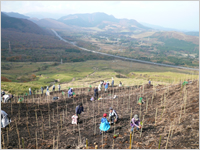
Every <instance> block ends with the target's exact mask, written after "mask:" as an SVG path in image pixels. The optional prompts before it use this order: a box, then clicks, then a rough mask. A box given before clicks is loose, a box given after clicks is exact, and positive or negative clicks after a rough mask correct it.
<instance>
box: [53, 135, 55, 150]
mask: <svg viewBox="0 0 200 150" xmlns="http://www.w3.org/2000/svg"><path fill="white" fill-rule="evenodd" d="M54 145H55V136H53V149H54V147H55V146H54Z"/></svg>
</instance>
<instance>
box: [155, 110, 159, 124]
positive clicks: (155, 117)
mask: <svg viewBox="0 0 200 150" xmlns="http://www.w3.org/2000/svg"><path fill="white" fill-rule="evenodd" d="M157 111H158V108H156V115H155V125H156V119H157Z"/></svg>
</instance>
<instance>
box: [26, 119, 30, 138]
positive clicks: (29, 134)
mask: <svg viewBox="0 0 200 150" xmlns="http://www.w3.org/2000/svg"><path fill="white" fill-rule="evenodd" d="M26 124H27V130H28V134H29V137H30V138H31V134H30V131H29V128H28V121H27V122H26Z"/></svg>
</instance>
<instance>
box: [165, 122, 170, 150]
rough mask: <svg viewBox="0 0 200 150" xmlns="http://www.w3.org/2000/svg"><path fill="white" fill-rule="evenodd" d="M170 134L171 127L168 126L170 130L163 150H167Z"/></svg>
mask: <svg viewBox="0 0 200 150" xmlns="http://www.w3.org/2000/svg"><path fill="white" fill-rule="evenodd" d="M170 132H171V125H170V129H169V134H168V137H167V143H166V147H165V149H167V144H168V141H169V136H170Z"/></svg>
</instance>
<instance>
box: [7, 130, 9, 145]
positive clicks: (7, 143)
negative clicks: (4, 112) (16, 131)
mask: <svg viewBox="0 0 200 150" xmlns="http://www.w3.org/2000/svg"><path fill="white" fill-rule="evenodd" d="M8 145H9V136H8V128H7V146H8Z"/></svg>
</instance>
